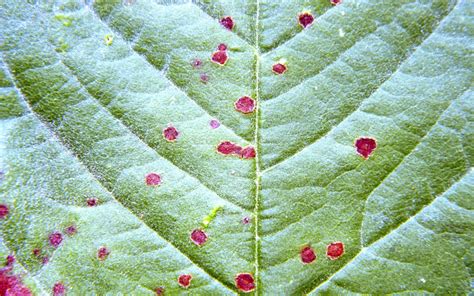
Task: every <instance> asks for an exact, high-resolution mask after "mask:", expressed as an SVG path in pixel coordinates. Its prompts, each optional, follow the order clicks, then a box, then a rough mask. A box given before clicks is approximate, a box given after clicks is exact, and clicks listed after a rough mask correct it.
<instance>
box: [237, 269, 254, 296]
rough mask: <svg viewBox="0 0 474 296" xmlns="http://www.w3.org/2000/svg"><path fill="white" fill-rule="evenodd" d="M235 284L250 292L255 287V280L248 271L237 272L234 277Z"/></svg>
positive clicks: (243, 290)
mask: <svg viewBox="0 0 474 296" xmlns="http://www.w3.org/2000/svg"><path fill="white" fill-rule="evenodd" d="M235 286H236V287H237V289H239V290H240V291H242V292H246V293H247V292H251V291H253V290H254V289H255V280H254V278H253V275H252V274H250V273H239V274H238V275H237V276H236V277H235Z"/></svg>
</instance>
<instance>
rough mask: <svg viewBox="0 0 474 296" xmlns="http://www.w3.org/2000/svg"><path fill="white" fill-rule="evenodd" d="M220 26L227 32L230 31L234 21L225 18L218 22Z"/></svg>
mask: <svg viewBox="0 0 474 296" xmlns="http://www.w3.org/2000/svg"><path fill="white" fill-rule="evenodd" d="M220 23H221V25H222V26H223V27H224V28H226V29H227V30H232V29H233V28H234V20H233V19H232V17H230V16H225V17H223V18H222V19H221V20H220Z"/></svg>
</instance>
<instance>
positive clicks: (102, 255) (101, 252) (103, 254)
mask: <svg viewBox="0 0 474 296" xmlns="http://www.w3.org/2000/svg"><path fill="white" fill-rule="evenodd" d="M109 254H110V250H109V249H108V248H107V247H100V248H99V249H98V250H97V258H98V259H99V260H101V261H103V260H105V259H107V257H108V256H109Z"/></svg>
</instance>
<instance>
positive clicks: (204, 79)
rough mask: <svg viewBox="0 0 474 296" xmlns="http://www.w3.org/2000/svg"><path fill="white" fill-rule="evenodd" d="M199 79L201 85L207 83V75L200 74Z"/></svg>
mask: <svg viewBox="0 0 474 296" xmlns="http://www.w3.org/2000/svg"><path fill="white" fill-rule="evenodd" d="M199 79H201V82H202V83H207V82H209V75H207V74H206V73H201V74H200V75H199Z"/></svg>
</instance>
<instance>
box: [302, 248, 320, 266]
mask: <svg viewBox="0 0 474 296" xmlns="http://www.w3.org/2000/svg"><path fill="white" fill-rule="evenodd" d="M300 256H301V261H302V262H303V263H304V264H309V263H311V262H313V261H314V260H316V253H314V250H313V249H312V248H311V247H309V246H307V247H304V248H303V249H302V250H301V252H300Z"/></svg>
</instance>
